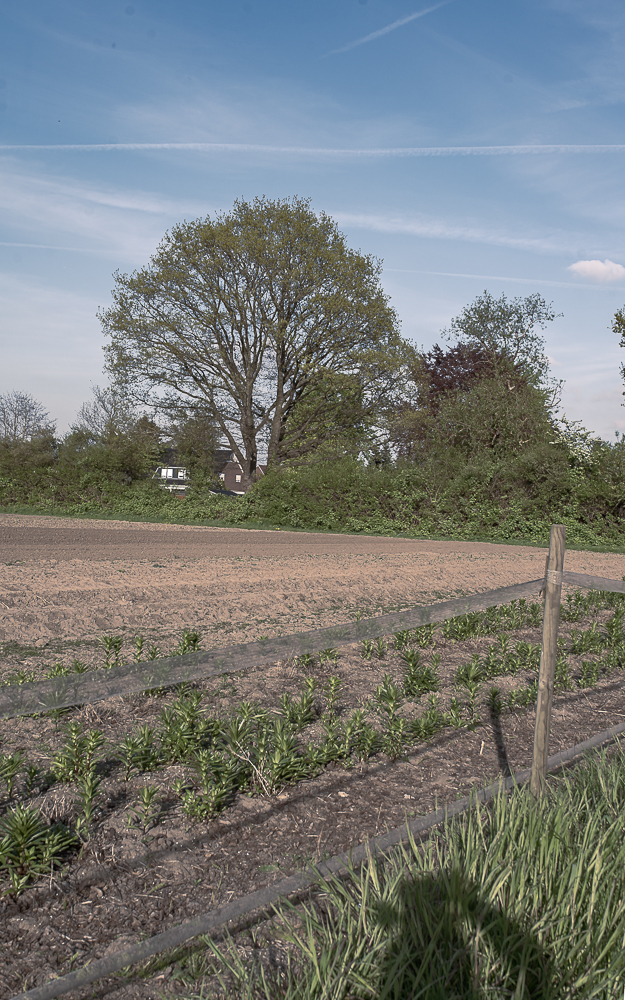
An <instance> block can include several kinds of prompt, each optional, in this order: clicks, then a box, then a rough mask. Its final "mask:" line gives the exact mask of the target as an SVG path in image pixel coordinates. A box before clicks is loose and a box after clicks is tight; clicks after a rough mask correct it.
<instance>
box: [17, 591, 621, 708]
mask: <svg viewBox="0 0 625 1000" xmlns="http://www.w3.org/2000/svg"><path fill="white" fill-rule="evenodd" d="M593 579H594V578H593ZM604 582H609V581H604ZM543 583H544V581H543V579H542V578H540V579H538V580H528V581H527V582H526V583H518V584H515V585H514V586H512V587H500V588H499V589H498V590H487V591H485V592H484V593H482V594H473V595H471V596H469V597H458V598H455V599H454V600H451V601H442V602H440V603H439V604H430V605H427V606H426V607H423V608H411V609H410V610H408V611H397V612H394V613H392V614H387V615H379V616H377V617H376V618H366V619H364V620H363V621H359V622H349V623H348V624H345V625H330V626H329V627H328V628H320V629H314V630H313V631H311V632H295V633H292V634H290V635H284V636H278V637H276V638H273V639H258V640H256V641H255V642H243V643H239V644H238V645H236V646H222V647H219V648H218V649H209V650H204V651H202V652H198V653H185V654H184V655H183V656H169V657H165V658H161V659H158V660H150V661H148V662H146V663H136V664H131V665H126V666H119V667H112V668H111V669H110V670H98V671H89V672H87V673H84V674H68V675H65V676H62V677H55V678H52V679H50V680H46V681H40V682H38V683H31V684H20V685H7V686H6V687H4V688H2V689H0V718H12V717H14V716H18V715H32V714H35V713H37V712H49V711H52V710H54V709H59V708H69V707H70V706H71V705H86V704H92V703H93V702H96V701H103V700H104V699H105V698H111V697H112V696H114V695H128V694H133V693H137V692H141V691H146V690H150V689H151V688H159V687H172V686H173V685H174V684H182V683H184V682H186V681H196V680H201V679H203V678H205V677H212V676H215V675H219V674H229V673H235V672H236V671H239V670H246V669H248V668H250V667H256V666H260V665H261V664H265V663H276V662H277V661H278V660H285V659H288V658H289V657H292V656H302V655H303V654H304V653H318V652H319V651H320V650H322V649H327V648H329V647H335V646H346V645H349V644H351V643H354V642H359V641H361V640H363V639H375V638H376V637H377V636H379V635H384V634H386V635H388V634H389V633H390V632H398V631H400V630H401V629H410V628H419V626H421V625H428V624H430V623H431V622H442V621H446V620H447V619H449V618H455V617H457V616H458V615H465V614H468V613H469V612H471V611H485V610H486V608H492V607H495V606H497V605H498V604H508V603H509V602H510V601H513V600H520V599H521V598H528V597H532V596H538V593H539V591H540V589H541V587H542V586H543ZM624 586H625V585H624ZM602 589H609V588H605V587H604V588H602Z"/></svg>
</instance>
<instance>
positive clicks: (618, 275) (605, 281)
mask: <svg viewBox="0 0 625 1000" xmlns="http://www.w3.org/2000/svg"><path fill="white" fill-rule="evenodd" d="M567 270H569V271H572V272H573V274H578V275H579V276H580V278H588V280H589V281H592V282H596V283H597V284H598V285H611V284H614V282H616V281H625V267H623V265H622V264H615V263H614V261H613V260H608V259H607V258H606V260H578V261H577V262H576V263H575V264H571V265H570V266H569V268H568V269H567Z"/></svg>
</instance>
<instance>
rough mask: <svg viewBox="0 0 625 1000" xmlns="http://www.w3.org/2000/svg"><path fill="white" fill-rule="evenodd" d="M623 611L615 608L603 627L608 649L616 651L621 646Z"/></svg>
mask: <svg viewBox="0 0 625 1000" xmlns="http://www.w3.org/2000/svg"><path fill="white" fill-rule="evenodd" d="M624 618H625V609H623V608H622V607H621V608H617V609H616V611H615V612H614V614H613V616H612V618H610V619H609V621H607V622H606V623H605V625H604V628H605V631H606V639H607V645H608V647H609V648H610V649H617V648H618V647H619V646H622V645H623V641H624V639H625V636H624V635H623V627H624Z"/></svg>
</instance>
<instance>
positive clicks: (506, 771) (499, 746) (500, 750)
mask: <svg viewBox="0 0 625 1000" xmlns="http://www.w3.org/2000/svg"><path fill="white" fill-rule="evenodd" d="M489 715H490V728H491V729H492V732H493V739H494V741H495V750H496V751H497V763H498V764H499V770H500V771H501V773H502V774H503V776H504V778H510V777H511V776H512V768H511V767H510V761H509V760H508V750H507V748H506V741H505V738H504V735H503V730H502V728H501V717H500V714H499V713H498V712H497V710H496V708H495V706H494V705H490V707H489Z"/></svg>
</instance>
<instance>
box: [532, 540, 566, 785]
mask: <svg viewBox="0 0 625 1000" xmlns="http://www.w3.org/2000/svg"><path fill="white" fill-rule="evenodd" d="M565 540H566V527H565V525H563V524H552V525H551V534H550V537H549V557H548V560H547V572H546V574H545V611H544V615H543V642H542V648H541V652H540V673H539V675H538V703H537V705H536V727H535V729H534V758H533V760H532V775H531V778H530V790H531V791H532V794H533V795H540V794H541V792H542V790H543V785H544V783H545V780H546V777H547V757H548V756H549V732H550V729H551V706H552V703H553V682H554V676H555V669H556V656H557V653H558V623H559V620H560V598H561V595H562V570H563V567H564V550H565Z"/></svg>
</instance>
